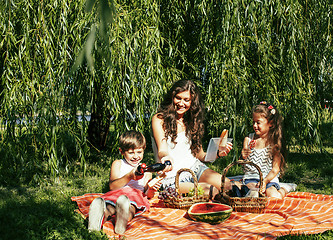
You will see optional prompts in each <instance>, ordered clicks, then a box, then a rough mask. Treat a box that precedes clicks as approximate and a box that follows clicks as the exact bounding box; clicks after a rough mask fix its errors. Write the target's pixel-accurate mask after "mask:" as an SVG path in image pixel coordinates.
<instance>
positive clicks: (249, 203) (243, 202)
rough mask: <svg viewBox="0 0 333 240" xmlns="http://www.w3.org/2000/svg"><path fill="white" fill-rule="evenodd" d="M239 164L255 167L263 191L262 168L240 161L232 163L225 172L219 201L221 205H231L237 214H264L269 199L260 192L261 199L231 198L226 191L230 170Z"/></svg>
mask: <svg viewBox="0 0 333 240" xmlns="http://www.w3.org/2000/svg"><path fill="white" fill-rule="evenodd" d="M237 164H241V165H244V164H250V165H253V166H254V167H255V168H256V169H257V170H258V172H259V175H260V182H259V189H261V186H262V183H263V176H262V172H261V170H260V168H259V167H258V165H256V164H254V163H252V162H250V161H244V160H239V161H236V162H233V163H230V164H229V165H228V166H227V167H226V168H225V169H224V171H223V175H222V184H221V191H220V193H219V196H218V198H217V199H218V200H219V201H220V202H221V203H224V204H228V205H230V206H231V207H232V208H233V210H234V211H236V212H250V213H262V212H263V211H264V209H265V207H266V203H267V197H266V196H265V195H264V193H262V192H261V191H260V190H259V197H257V198H254V197H230V196H229V195H227V194H226V189H225V187H224V184H225V177H226V174H227V172H228V170H229V168H231V167H232V166H234V165H237Z"/></svg>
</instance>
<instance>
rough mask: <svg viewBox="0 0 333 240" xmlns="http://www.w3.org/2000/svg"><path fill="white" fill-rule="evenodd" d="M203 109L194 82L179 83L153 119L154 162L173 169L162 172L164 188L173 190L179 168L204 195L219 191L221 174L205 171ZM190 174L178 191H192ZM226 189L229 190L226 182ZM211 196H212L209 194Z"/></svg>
mask: <svg viewBox="0 0 333 240" xmlns="http://www.w3.org/2000/svg"><path fill="white" fill-rule="evenodd" d="M203 121H204V106H203V103H202V101H201V95H200V92H199V89H198V87H197V86H196V85H195V83H194V82H193V81H190V80H180V81H178V82H176V83H175V84H174V85H173V86H172V88H171V89H170V90H169V91H168V92H167V94H166V95H165V97H164V100H163V101H162V103H161V105H160V108H159V110H158V112H157V113H156V114H155V115H154V116H153V118H152V130H153V137H154V140H155V143H156V146H157V158H158V160H159V161H160V162H162V163H164V162H165V161H166V160H170V161H171V163H172V165H171V166H167V167H166V169H165V170H164V171H165V172H166V175H167V177H166V178H165V179H164V180H163V186H164V187H168V186H172V185H173V184H174V183H175V175H176V173H177V171H178V170H179V169H181V168H190V169H191V170H192V171H193V172H194V173H195V175H196V177H197V179H198V181H199V183H200V185H201V186H202V187H203V188H204V190H205V192H209V190H212V189H213V188H212V187H211V186H214V187H215V190H214V193H213V195H215V194H216V193H217V192H218V191H219V190H220V189H221V177H222V176H221V174H219V173H217V172H215V171H213V170H211V169H210V168H208V167H207V166H206V165H205V164H204V163H202V161H204V159H205V156H206V153H205V152H204V151H203V148H202V142H201V139H202V137H203V135H204V123H203ZM231 149H232V144H231V143H228V144H227V146H226V147H224V148H221V147H220V148H219V151H218V152H217V154H218V157H221V156H225V155H227V154H228V153H229V151H230V150H231ZM192 182H193V179H192V177H191V175H190V174H188V173H187V174H186V173H185V174H184V173H182V174H181V175H180V183H181V184H180V191H181V192H188V191H189V190H190V189H191V188H193V183H192ZM226 188H227V189H231V185H230V181H229V179H226ZM210 194H212V192H210Z"/></svg>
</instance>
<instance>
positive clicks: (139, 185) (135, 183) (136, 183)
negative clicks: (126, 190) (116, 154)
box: [119, 159, 144, 192]
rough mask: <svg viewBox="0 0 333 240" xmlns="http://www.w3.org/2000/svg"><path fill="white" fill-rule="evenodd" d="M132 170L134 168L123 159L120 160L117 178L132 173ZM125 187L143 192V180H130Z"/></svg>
mask: <svg viewBox="0 0 333 240" xmlns="http://www.w3.org/2000/svg"><path fill="white" fill-rule="evenodd" d="M134 168H135V167H133V166H131V165H130V164H128V162H127V161H126V160H125V159H121V166H120V176H119V177H123V176H124V175H126V174H127V173H129V172H130V171H132V170H133V169H134ZM126 186H129V187H131V188H135V189H138V190H140V191H142V192H143V191H144V178H141V179H139V180H133V179H132V180H131V181H129V182H128V183H127V184H126Z"/></svg>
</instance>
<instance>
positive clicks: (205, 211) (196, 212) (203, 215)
mask: <svg viewBox="0 0 333 240" xmlns="http://www.w3.org/2000/svg"><path fill="white" fill-rule="evenodd" d="M187 213H188V215H189V216H190V218H192V219H193V220H194V221H199V222H207V223H210V224H219V223H221V222H223V221H225V220H227V219H228V218H229V217H230V215H231V213H232V207H230V206H229V205H225V204H221V203H207V202H205V203H196V204H193V205H192V206H191V207H190V208H189V210H188V211H187Z"/></svg>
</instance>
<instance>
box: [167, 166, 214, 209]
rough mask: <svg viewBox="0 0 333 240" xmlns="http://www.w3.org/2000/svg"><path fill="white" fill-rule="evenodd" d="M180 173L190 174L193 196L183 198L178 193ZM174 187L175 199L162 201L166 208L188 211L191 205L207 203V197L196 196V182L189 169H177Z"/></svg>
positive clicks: (205, 195)
mask: <svg viewBox="0 0 333 240" xmlns="http://www.w3.org/2000/svg"><path fill="white" fill-rule="evenodd" d="M182 172H189V173H191V174H192V177H193V179H194V196H191V197H189V196H187V197H183V196H182V195H181V194H180V192H179V176H180V174H181V173H182ZM175 186H176V189H175V191H176V192H177V193H178V196H177V197H168V198H166V199H164V205H165V206H166V207H170V208H179V209H188V208H190V207H191V206H192V205H193V204H195V203H199V202H208V201H209V195H207V194H204V195H200V196H199V194H198V180H197V178H196V176H195V174H194V173H193V171H192V170H191V169H188V168H182V169H179V170H178V172H177V174H176V179H175Z"/></svg>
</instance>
